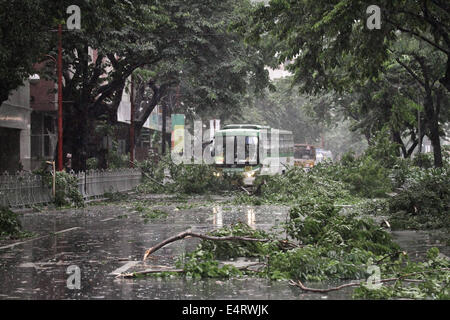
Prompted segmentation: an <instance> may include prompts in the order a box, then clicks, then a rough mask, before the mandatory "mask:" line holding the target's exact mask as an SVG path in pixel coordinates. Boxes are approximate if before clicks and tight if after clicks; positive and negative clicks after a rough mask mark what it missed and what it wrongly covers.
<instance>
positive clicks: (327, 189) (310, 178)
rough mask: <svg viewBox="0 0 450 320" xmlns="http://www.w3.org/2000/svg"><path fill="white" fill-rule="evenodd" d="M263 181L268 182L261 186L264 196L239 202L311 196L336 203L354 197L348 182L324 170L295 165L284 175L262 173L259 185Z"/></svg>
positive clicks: (283, 200) (242, 198) (243, 197)
mask: <svg viewBox="0 0 450 320" xmlns="http://www.w3.org/2000/svg"><path fill="white" fill-rule="evenodd" d="M262 181H265V182H266V183H265V184H264V185H263V186H262V187H261V196H260V197H255V196H251V197H249V196H246V195H241V196H240V197H238V198H237V199H236V202H238V203H239V202H246V203H253V204H261V203H283V204H292V203H296V202H298V201H301V200H307V199H311V201H317V200H318V199H327V200H329V201H332V202H334V201H345V200H348V201H351V200H352V199H353V197H352V195H351V194H350V193H349V192H348V190H347V189H348V187H347V186H346V185H345V184H344V183H342V182H340V181H336V180H333V179H332V178H330V177H329V176H327V175H326V174H323V172H321V171H314V170H310V171H308V172H305V171H304V170H303V169H302V168H299V167H292V168H289V169H288V170H287V171H286V173H285V174H283V175H274V176H259V177H258V178H257V180H256V182H255V184H256V185H259V184H260V183H262ZM307 201H308V200H307Z"/></svg>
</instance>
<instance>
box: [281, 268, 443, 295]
mask: <svg viewBox="0 0 450 320" xmlns="http://www.w3.org/2000/svg"><path fill="white" fill-rule="evenodd" d="M434 271H447V269H446V268H444V269H442V270H430V271H428V272H434ZM428 272H427V271H425V272H414V273H409V274H404V275H402V276H399V277H396V278H387V279H381V280H379V281H374V283H373V284H378V283H385V282H392V281H398V280H401V281H405V282H424V281H425V280H421V279H406V277H410V276H414V275H418V274H421V273H428ZM364 282H365V281H360V282H351V283H346V284H343V285H341V286H338V287H333V288H328V289H317V288H308V287H305V286H304V285H303V283H302V282H301V281H300V280H297V281H293V280H290V281H289V284H290V285H293V286H296V287H299V288H300V289H302V290H303V291H308V292H315V293H327V292H331V291H337V290H341V289H344V288H348V287H356V286H359V285H361V284H362V283H364Z"/></svg>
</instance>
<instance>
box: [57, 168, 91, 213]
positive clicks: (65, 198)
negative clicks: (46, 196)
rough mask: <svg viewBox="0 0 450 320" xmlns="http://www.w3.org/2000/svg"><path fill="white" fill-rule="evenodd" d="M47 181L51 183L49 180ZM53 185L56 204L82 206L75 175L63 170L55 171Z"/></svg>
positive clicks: (82, 200) (81, 197) (82, 202)
mask: <svg viewBox="0 0 450 320" xmlns="http://www.w3.org/2000/svg"><path fill="white" fill-rule="evenodd" d="M49 183H51V180H50V181H49ZM50 186H51V184H50ZM55 186H56V192H55V204H56V205H57V206H71V205H74V206H76V207H83V206H84V199H83V196H82V195H81V193H80V191H79V190H78V180H77V177H76V176H74V175H72V174H70V173H67V172H65V171H57V172H56V181H55Z"/></svg>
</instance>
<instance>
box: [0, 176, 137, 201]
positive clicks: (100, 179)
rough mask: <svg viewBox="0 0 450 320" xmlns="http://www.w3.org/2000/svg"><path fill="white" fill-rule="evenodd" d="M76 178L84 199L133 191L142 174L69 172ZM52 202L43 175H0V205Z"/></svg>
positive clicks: (50, 189)
mask: <svg viewBox="0 0 450 320" xmlns="http://www.w3.org/2000/svg"><path fill="white" fill-rule="evenodd" d="M71 174H73V175H75V176H76V177H77V183H78V190H79V191H80V193H81V194H82V196H83V198H84V199H87V198H90V197H97V196H101V195H104V194H105V193H108V192H110V193H114V192H123V191H129V190H132V189H133V188H134V187H136V186H137V185H139V183H140V182H141V178H142V173H141V171H140V170H139V169H131V168H130V169H115V170H89V171H87V172H80V173H77V174H75V173H73V172H72V173H71ZM52 200H53V196H52V188H51V186H49V185H48V183H44V181H43V179H42V176H40V175H36V174H32V173H27V172H18V173H16V174H15V175H9V174H8V173H4V174H1V175H0V206H11V207H18V206H28V205H34V204H40V203H48V202H51V201H52Z"/></svg>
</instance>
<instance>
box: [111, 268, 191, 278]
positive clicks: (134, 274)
mask: <svg viewBox="0 0 450 320" xmlns="http://www.w3.org/2000/svg"><path fill="white" fill-rule="evenodd" d="M161 272H173V273H183V272H184V269H148V270H144V271H136V272H130V273H123V274H119V275H118V276H117V277H116V278H126V279H129V278H136V277H138V276H144V275H147V274H152V273H161Z"/></svg>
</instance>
